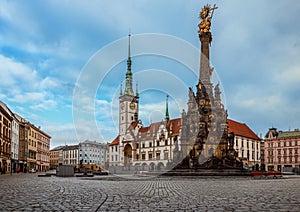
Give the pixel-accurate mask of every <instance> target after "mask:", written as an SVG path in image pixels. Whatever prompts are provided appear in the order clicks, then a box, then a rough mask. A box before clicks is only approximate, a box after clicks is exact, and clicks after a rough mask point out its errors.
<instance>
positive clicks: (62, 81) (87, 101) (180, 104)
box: [0, 0, 300, 148]
mask: <svg viewBox="0 0 300 212" xmlns="http://www.w3.org/2000/svg"><path fill="white" fill-rule="evenodd" d="M207 3H209V4H212V5H213V4H215V3H216V4H217V6H218V9H217V10H215V12H214V15H213V19H212V26H211V32H212V36H213V41H212V44H211V49H210V57H211V58H210V59H211V66H213V67H214V70H215V71H214V75H213V80H214V83H219V84H220V85H221V88H222V89H221V90H222V100H223V103H224V104H225V107H226V109H227V110H228V115H229V118H230V119H233V120H236V121H239V122H242V123H246V124H247V125H248V126H249V127H250V128H251V129H252V130H253V131H254V132H255V133H257V134H258V135H261V136H264V135H265V134H266V132H267V131H268V128H270V127H277V128H278V129H279V130H283V131H284V130H293V129H295V128H299V127H300V118H299V114H300V98H299V93H300V86H299V85H300V60H299V56H300V25H299V20H300V14H299V11H300V2H299V1H298V0H285V1H283V0H282V1H273V0H265V1H259V0H252V1H241V0H230V1H221V0H215V1H210V0H207V1H203V0H202V1H200V0H199V1H195V0H187V1H183V0H172V1H171V0H166V1H158V0H151V1H148V0H128V1H121V0H110V1H107V0H102V1H100V0H99V1H88V2H87V1H76V0H75V1H67V0H65V1H63V0H62V1H35V0H32V1H30V3H29V2H28V1H6V0H2V1H1V2H0V79H1V84H0V100H1V101H3V102H4V103H6V104H7V105H8V107H9V108H10V109H11V110H12V111H13V112H15V113H17V114H19V115H21V116H22V117H24V118H25V119H27V120H28V121H30V122H31V123H33V124H34V125H36V126H41V129H42V130H43V131H45V132H46V133H47V134H49V135H50V136H51V137H52V138H51V148H54V147H56V146H58V145H65V144H68V145H71V144H76V143H78V142H81V141H84V140H86V139H89V140H96V141H99V142H111V141H112V139H114V138H115V136H116V135H117V134H118V97H119V92H120V84H123V89H124V79H125V72H126V68H127V67H126V59H127V56H128V36H127V35H128V33H129V32H130V33H131V35H132V36H131V57H132V72H133V84H134V90H135V89H136V83H137V84H138V86H137V87H138V90H139V94H140V99H139V100H140V107H139V118H140V119H141V120H142V121H143V124H144V125H145V126H147V125H149V124H150V123H152V122H156V121H160V120H162V119H163V118H164V113H165V104H166V95H169V96H170V97H169V112H170V116H171V118H178V117H180V113H181V111H182V109H186V108H187V105H186V102H187V98H188V87H192V88H194V89H195V85H196V84H197V82H198V75H199V48H200V42H199V38H198V33H197V30H198V27H197V25H198V23H199V22H200V20H199V18H198V16H199V12H200V11H201V8H202V7H203V6H204V5H206V4H207Z"/></svg>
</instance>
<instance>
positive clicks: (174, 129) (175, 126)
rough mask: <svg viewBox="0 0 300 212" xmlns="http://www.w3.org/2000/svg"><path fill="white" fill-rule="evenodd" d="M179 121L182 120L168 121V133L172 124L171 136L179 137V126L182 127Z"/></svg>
mask: <svg viewBox="0 0 300 212" xmlns="http://www.w3.org/2000/svg"><path fill="white" fill-rule="evenodd" d="M181 120H182V119H181V118H177V119H172V120H169V122H168V125H167V129H168V131H169V130H170V126H171V123H172V134H173V135H179V134H180V128H181V125H182V121H181Z"/></svg>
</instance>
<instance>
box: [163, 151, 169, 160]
mask: <svg viewBox="0 0 300 212" xmlns="http://www.w3.org/2000/svg"><path fill="white" fill-rule="evenodd" d="M164 159H165V160H169V153H168V152H165V153H164Z"/></svg>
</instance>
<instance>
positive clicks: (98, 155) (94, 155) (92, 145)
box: [78, 140, 107, 168]
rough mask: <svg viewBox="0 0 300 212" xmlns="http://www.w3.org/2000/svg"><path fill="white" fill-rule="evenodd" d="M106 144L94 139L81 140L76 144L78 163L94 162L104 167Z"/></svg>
mask: <svg viewBox="0 0 300 212" xmlns="http://www.w3.org/2000/svg"><path fill="white" fill-rule="evenodd" d="M106 151H107V144H104V143H99V142H96V141H88V140H86V141H83V142H80V143H79V144H78V155H79V157H78V161H79V164H95V165H100V166H101V167H102V168H104V166H105V164H106Z"/></svg>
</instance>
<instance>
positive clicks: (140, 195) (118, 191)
mask: <svg viewBox="0 0 300 212" xmlns="http://www.w3.org/2000/svg"><path fill="white" fill-rule="evenodd" d="M0 211H300V178H288V179H253V178H238V177H235V178H229V177H226V178H203V177H198V178H197V177H195V178H183V177H180V178H179V177H176V178H172V177H165V178H149V179H148V178H146V179H145V178H139V179H137V180H133V179H125V178H120V177H119V178H116V177H106V178H105V177H99V178H75V177H74V178H58V177H38V176H37V174H15V175H13V176H7V175H6V176H0Z"/></svg>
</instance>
